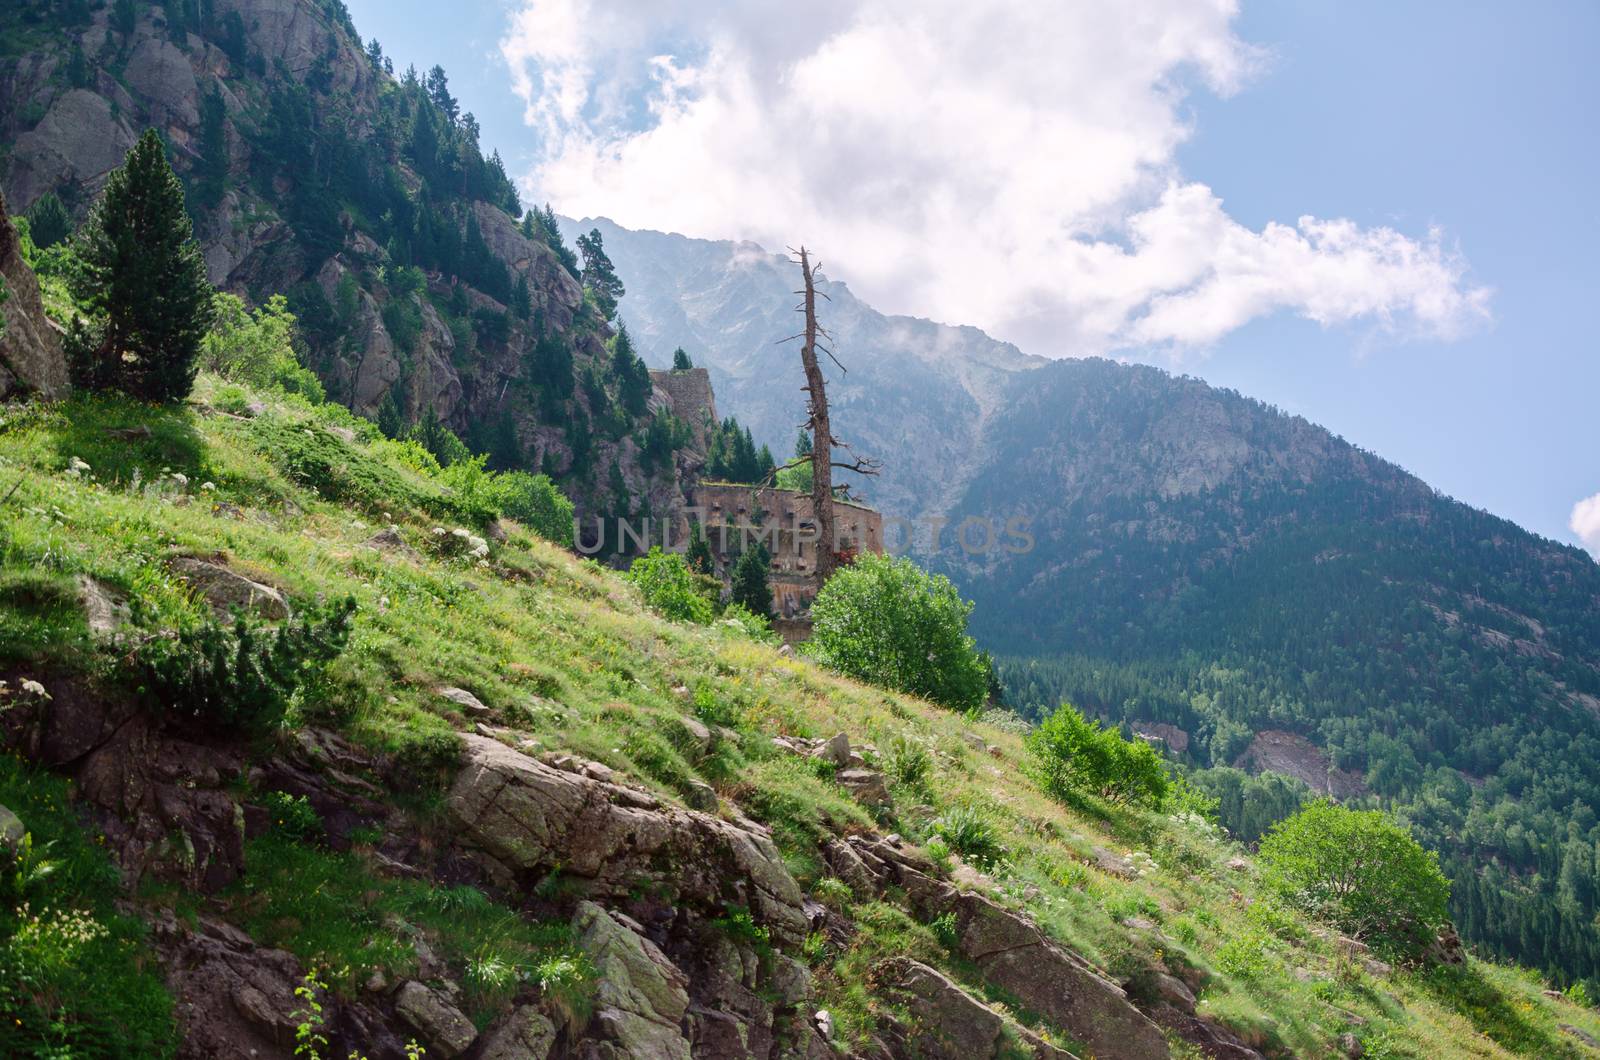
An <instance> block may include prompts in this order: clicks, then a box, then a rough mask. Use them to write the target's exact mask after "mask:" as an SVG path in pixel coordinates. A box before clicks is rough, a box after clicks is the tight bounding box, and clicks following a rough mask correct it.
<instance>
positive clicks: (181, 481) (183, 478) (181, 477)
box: [172, 471, 189, 489]
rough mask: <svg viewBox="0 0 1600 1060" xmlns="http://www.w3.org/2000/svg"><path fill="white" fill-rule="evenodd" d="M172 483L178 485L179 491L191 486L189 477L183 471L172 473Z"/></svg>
mask: <svg viewBox="0 0 1600 1060" xmlns="http://www.w3.org/2000/svg"><path fill="white" fill-rule="evenodd" d="M172 481H174V482H176V483H177V484H178V488H179V489H182V488H184V487H185V486H187V485H189V476H188V475H185V474H184V473H183V472H182V471H174V472H173V473H172Z"/></svg>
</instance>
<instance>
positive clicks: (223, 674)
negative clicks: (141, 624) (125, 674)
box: [129, 598, 356, 732]
mask: <svg viewBox="0 0 1600 1060" xmlns="http://www.w3.org/2000/svg"><path fill="white" fill-rule="evenodd" d="M355 608H356V602H355V600H354V599H353V598H346V599H345V600H342V601H339V602H337V603H334V604H330V605H326V606H323V607H318V608H308V609H306V610H305V611H303V612H301V614H300V615H298V616H297V617H295V618H294V619H292V620H290V621H287V622H284V623H282V624H281V625H279V626H278V627H277V628H276V629H265V628H263V627H261V626H258V625H254V624H252V623H251V622H249V621H247V620H246V619H245V618H243V617H242V616H241V617H239V618H236V619H235V620H234V622H233V624H232V626H231V627H230V626H228V625H224V624H222V623H219V622H215V621H206V622H202V623H201V624H199V625H198V626H195V627H192V628H190V629H185V630H180V631H178V632H177V633H176V634H174V635H172V636H168V637H156V638H154V639H152V640H148V641H146V642H145V643H144V644H142V645H140V647H139V648H138V650H137V651H136V652H135V653H134V654H133V655H132V657H131V662H130V664H129V665H131V666H132V667H133V668H134V670H135V673H134V675H133V676H134V679H135V680H136V681H137V683H138V687H139V689H140V691H141V692H142V693H143V695H144V697H145V699H146V701H147V703H148V704H149V705H150V706H151V707H152V708H153V709H154V710H156V711H158V712H159V713H161V714H164V715H166V716H168V717H172V718H178V719H184V720H190V721H195V722H199V723H201V724H206V725H216V726H219V727H221V728H224V729H239V730H243V731H246V732H264V731H267V730H270V729H272V728H274V727H275V726H276V725H277V724H278V723H279V722H280V721H281V720H282V718H283V715H284V712H285V711H286V710H287V709H288V706H289V701H290V697H292V696H293V695H294V693H295V692H296V691H297V690H299V689H300V687H301V686H302V685H305V684H307V683H310V682H313V681H315V680H316V679H317V678H318V677H319V676H320V675H321V672H322V670H323V668H325V667H326V666H327V665H328V663H330V662H332V661H333V660H334V659H335V658H337V657H338V656H339V654H340V653H341V652H343V651H344V646H345V643H346V642H347V641H348V640H349V637H350V616H351V615H352V614H353V613H354V612H355Z"/></svg>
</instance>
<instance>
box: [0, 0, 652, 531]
mask: <svg viewBox="0 0 1600 1060" xmlns="http://www.w3.org/2000/svg"><path fill="white" fill-rule="evenodd" d="M150 126H154V127H155V128H157V129H159V130H160V131H161V133H162V135H163V136H164V137H165V139H166V141H167V144H168V146H169V152H170V154H171V156H172V158H173V161H174V165H175V166H176V167H177V168H178V170H179V172H180V174H181V175H182V176H183V178H184V180H185V183H186V185H187V187H188V189H189V203H190V212H191V213H192V214H193V215H194V217H195V227H196V235H197V237H198V238H199V240H200V242H201V244H202V247H203V249H204V252H205V256H206V263H207V267H208V271H209V272H210V277H211V280H212V282H213V283H216V284H217V285H219V286H221V287H223V288H226V289H229V290H233V291H236V292H240V293H244V294H248V295H249V296H250V297H251V298H252V299H253V300H255V301H256V302H258V303H265V302H266V300H267V299H268V298H269V297H271V296H272V295H275V294H282V295H286V296H287V298H288V301H289V307H290V308H291V310H292V311H293V312H294V313H295V315H296V316H297V317H298V319H299V324H300V329H301V334H302V336H303V337H304V339H305V340H306V342H307V344H308V346H309V347H310V350H309V353H310V357H309V360H310V362H311V364H312V365H313V367H314V368H315V369H316V371H317V372H318V374H319V375H320V376H321V378H322V380H323V381H324V383H325V385H326V386H327V388H328V392H329V394H330V395H331V396H332V397H334V398H335V399H336V400H338V401H340V402H342V403H344V404H346V405H347V406H349V407H350V408H352V409H354V410H355V411H357V412H359V413H361V414H362V415H365V416H367V417H369V418H372V419H375V420H377V421H378V422H380V424H382V425H383V426H384V427H385V429H386V430H389V431H390V432H391V433H393V432H396V431H399V430H403V429H405V427H406V426H408V425H410V424H414V423H416V422H417V421H419V420H422V419H424V418H427V417H429V416H437V417H438V418H439V419H440V420H441V421H442V422H443V423H444V424H445V425H447V426H449V427H451V428H453V429H454V430H455V431H456V432H457V433H459V434H460V435H462V436H463V437H464V438H465V439H466V440H467V441H468V443H469V444H470V445H471V446H472V448H473V449H474V450H475V451H477V452H482V453H487V454H489V456H490V457H491V464H492V465H493V466H496V467H503V468H509V467H524V468H528V469H530V470H535V471H539V470H542V471H545V472H547V473H549V474H551V475H552V476H553V477H555V478H556V479H557V480H558V481H559V482H560V484H561V485H562V487H563V488H564V489H565V490H566V491H567V492H568V493H569V494H571V495H572V496H573V497H574V499H575V500H577V502H578V503H579V506H580V509H581V510H584V511H587V512H613V511H617V510H619V509H620V508H623V507H626V506H630V505H631V506H632V507H633V509H634V510H638V509H640V508H645V507H651V506H653V507H654V508H655V510H658V511H659V510H661V509H662V508H663V506H670V505H672V504H674V503H677V499H676V498H677V487H676V482H675V476H674V469H673V460H672V459H671V451H672V449H673V447H674V445H675V444H677V443H680V442H681V440H682V438H681V435H682V432H681V431H675V430H674V429H673V425H672V424H670V423H667V422H664V421H661V418H659V417H655V416H652V415H651V414H650V412H649V409H648V405H649V398H650V387H649V383H648V379H647V378H646V377H645V372H644V369H643V366H642V364H641V363H640V362H639V361H638V359H637V358H636V357H634V356H633V355H632V353H631V351H629V350H627V349H626V348H625V349H624V350H623V351H621V352H618V351H617V350H616V348H615V347H616V343H615V340H614V338H613V336H612V329H611V327H610V325H609V324H608V322H607V320H606V313H605V312H604V311H603V310H602V309H601V308H599V307H597V306H596V305H595V304H594V302H593V301H592V300H586V299H585V295H584V287H583V285H582V284H581V283H580V281H579V279H578V278H577V273H578V268H579V267H578V263H577V261H576V258H575V257H574V255H573V254H572V252H571V251H570V250H568V249H567V248H566V247H564V246H563V245H562V242H561V237H560V235H559V233H558V232H557V231H556V227H555V221H554V217H553V215H551V214H549V213H547V212H545V211H532V212H528V213H526V214H525V213H524V210H523V207H522V204H521V203H520V202H519V201H518V198H517V193H516V191H515V189H514V187H513V186H512V184H511V181H510V180H509V179H508V178H507V175H506V173H505V170H504V168H503V166H502V165H501V162H500V159H499V156H498V154H497V153H488V154H487V156H486V154H485V151H486V149H485V148H484V147H482V146H481V145H480V144H479V131H478V126H477V123H476V122H475V121H474V119H473V117H472V115H471V114H470V113H463V112H462V110H461V107H460V105H459V103H458V102H457V101H456V100H455V99H454V98H453V97H452V95H451V92H450V88H449V81H448V76H447V74H446V73H445V71H443V70H441V69H438V68H435V69H433V70H431V71H429V72H427V73H425V74H418V73H417V72H416V71H414V70H407V71H404V72H401V73H398V74H397V73H396V72H395V71H394V70H393V68H392V64H391V63H390V62H388V61H387V60H386V59H385V58H384V56H383V54H382V48H381V46H377V45H374V46H371V47H364V46H363V44H362V42H361V39H360V37H359V36H358V35H357V33H356V30H355V27H354V26H353V24H352V23H351V21H350V17H349V14H348V12H347V11H346V9H345V7H344V5H343V4H342V3H340V2H339V0H203V2H202V0H169V2H165V3H152V2H145V0H122V2H117V3H104V4H102V3H89V2H82V0H66V2H58V0H18V2H14V3H8V4H6V5H5V6H4V9H3V10H0V143H3V144H4V148H3V151H4V154H3V158H0V164H3V167H4V170H3V184H4V188H5V191H6V197H7V200H8V202H9V203H10V206H11V208H12V210H13V212H16V213H19V214H20V213H23V212H25V211H28V210H29V209H30V208H31V207H34V206H35V205H36V204H38V203H39V202H40V200H41V199H42V198H44V197H46V196H49V195H54V196H57V197H59V198H60V199H61V200H62V201H63V202H64V203H65V205H66V207H67V211H68V213H69V215H70V218H71V219H72V220H74V221H76V220H81V218H82V217H83V215H84V214H85V212H86V211H87V209H88V207H89V204H90V203H91V201H92V199H93V197H94V195H95V193H96V191H97V190H98V189H99V187H100V186H101V184H103V182H104V180H105V177H106V175H107V173H108V172H109V171H110V170H111V169H113V168H114V167H115V166H117V165H119V164H120V163H121V161H122V158H123V155H124V154H125V153H126V152H127V150H128V149H129V147H130V146H131V145H132V144H133V142H134V139H135V138H136V137H137V135H138V134H139V133H140V132H141V131H142V130H143V129H144V128H146V127H150ZM652 428H653V429H652Z"/></svg>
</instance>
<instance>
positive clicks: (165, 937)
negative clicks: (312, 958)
mask: <svg viewBox="0 0 1600 1060" xmlns="http://www.w3.org/2000/svg"><path fill="white" fill-rule="evenodd" d="M153 935H154V941H155V944H156V949H157V952H159V953H160V954H161V956H162V963H163V964H164V965H165V967H166V968H167V989H168V990H170V991H171V992H172V997H173V1001H174V1013H175V1014H176V1016H177V1018H178V1021H179V1023H180V1025H181V1026H182V1027H183V1045H182V1046H181V1048H180V1050H179V1054H178V1055H179V1056H180V1057H183V1058H186V1060H187V1058H194V1060H199V1058H202V1057H205V1058H210V1057H219V1056H251V1057H258V1058H260V1060H292V1058H293V1057H294V1035H295V1027H296V1025H297V1023H298V1020H297V1018H296V1017H295V1012H296V1011H298V1010H299V1009H300V1008H301V1007H302V1006H301V1004H300V1002H299V1001H298V1000H297V999H296V998H295V996H294V991H295V988H296V987H297V986H299V985H300V983H301V981H302V979H303V978H304V976H305V971H304V969H302V968H301V967H300V963H299V962H298V961H296V960H295V959H294V957H292V956H290V955H289V954H287V953H284V952H283V951H282V950H271V949H264V948H261V947H259V946H257V945H256V944H255V942H254V941H253V940H252V939H251V938H250V936H248V935H246V934H245V933H244V932H242V931H240V930H239V929H237V928H235V927H232V926H231V925H228V924H225V923H222V922H220V921H215V920H202V921H201V922H200V923H199V924H198V925H197V926H196V927H195V928H194V929H190V928H188V927H186V926H184V925H183V924H182V923H180V922H179V921H178V920H177V919H176V918H175V917H173V916H172V914H170V913H168V914H167V915H166V917H164V918H162V919H160V920H158V921H157V922H156V924H155V926H154V932H153Z"/></svg>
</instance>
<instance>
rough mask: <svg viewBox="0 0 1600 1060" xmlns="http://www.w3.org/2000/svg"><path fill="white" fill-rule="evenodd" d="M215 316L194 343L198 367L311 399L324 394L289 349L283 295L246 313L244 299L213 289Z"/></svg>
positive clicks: (291, 328)
mask: <svg viewBox="0 0 1600 1060" xmlns="http://www.w3.org/2000/svg"><path fill="white" fill-rule="evenodd" d="M211 305H212V310H213V312H214V314H215V320H214V321H213V323H212V325H211V330H210V331H209V332H208V333H207V334H206V337H205V338H204V339H202V340H201V343H200V366H201V367H202V368H205V369H206V370H208V371H212V372H215V373H217V374H218V375H220V376H223V377H224V378H226V379H232V380H235V381H237V382H241V383H249V384H251V385H252V386H257V387H275V388H277V389H279V390H283V391H285V392H287V393H291V394H299V395H301V396H303V397H305V398H307V399H308V400H310V401H312V402H321V401H322V400H323V398H324V396H325V395H324V393H323V390H322V383H321V382H319V381H318V379H317V377H316V375H315V374H313V373H312V372H311V371H310V370H309V369H308V368H306V367H305V366H304V365H302V364H301V363H300V358H299V356H298V354H297V353H296V352H295V318H294V314H293V313H291V312H289V300H288V299H287V298H284V297H283V296H282V295H273V296H272V297H271V298H270V299H268V301H267V304H266V305H265V306H263V307H261V308H260V309H257V310H255V311H254V312H252V311H251V310H250V309H249V307H247V306H246V305H245V304H244V300H243V299H241V298H238V297H237V296H235V295H231V294H228V293H226V292H219V293H218V294H216V295H215V296H214V297H213V298H212V300H211Z"/></svg>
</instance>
